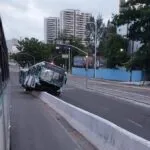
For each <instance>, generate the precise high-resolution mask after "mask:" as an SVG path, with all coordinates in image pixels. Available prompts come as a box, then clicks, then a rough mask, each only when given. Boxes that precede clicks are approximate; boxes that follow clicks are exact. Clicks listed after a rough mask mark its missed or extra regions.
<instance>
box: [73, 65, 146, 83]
mask: <svg viewBox="0 0 150 150" xmlns="http://www.w3.org/2000/svg"><path fill="white" fill-rule="evenodd" d="M72 74H73V75H77V76H87V75H88V77H90V78H93V77H94V69H88V71H86V70H85V68H75V67H73V68H72ZM130 75H132V81H133V82H135V81H141V80H142V78H143V74H142V71H140V70H139V71H136V70H135V71H132V74H130V72H128V71H126V70H119V69H108V68H102V69H97V70H96V78H101V79H105V80H116V81H124V82H126V81H129V80H130Z"/></svg>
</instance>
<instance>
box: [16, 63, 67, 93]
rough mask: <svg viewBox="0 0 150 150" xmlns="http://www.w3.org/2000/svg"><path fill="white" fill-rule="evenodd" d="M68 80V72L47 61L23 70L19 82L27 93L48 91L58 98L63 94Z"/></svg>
mask: <svg viewBox="0 0 150 150" xmlns="http://www.w3.org/2000/svg"><path fill="white" fill-rule="evenodd" d="M66 80H67V78H66V72H65V70H64V69H63V68H61V67H59V66H56V65H54V64H51V63H49V62H45V61H44V62H40V63H37V64H35V65H33V66H31V67H30V68H29V69H21V70H20V75H19V82H20V84H21V85H22V86H23V87H24V88H25V89H26V91H32V90H39V91H46V92H49V93H51V94H54V95H56V96H59V95H60V94H61V92H62V87H63V85H64V84H65V83H66Z"/></svg>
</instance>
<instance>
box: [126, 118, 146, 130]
mask: <svg viewBox="0 0 150 150" xmlns="http://www.w3.org/2000/svg"><path fill="white" fill-rule="evenodd" d="M127 120H128V122H130V123H132V124H134V125H136V126H138V127H140V128H143V126H142V125H141V124H139V123H137V122H135V121H133V120H131V119H127Z"/></svg>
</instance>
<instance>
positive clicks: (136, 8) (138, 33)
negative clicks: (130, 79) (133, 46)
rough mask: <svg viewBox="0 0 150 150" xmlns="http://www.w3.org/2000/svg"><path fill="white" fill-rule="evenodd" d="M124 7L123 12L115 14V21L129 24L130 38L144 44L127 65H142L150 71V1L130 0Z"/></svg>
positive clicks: (118, 23)
mask: <svg viewBox="0 0 150 150" xmlns="http://www.w3.org/2000/svg"><path fill="white" fill-rule="evenodd" d="M123 7H124V9H123V10H122V12H121V13H120V14H119V15H115V16H114V23H116V25H125V24H128V25H129V27H128V28H129V32H128V38H129V39H130V40H134V41H140V42H141V43H142V44H143V45H142V47H141V48H140V49H139V50H138V51H137V52H136V53H135V54H134V57H132V60H130V61H129V62H128V63H129V64H128V65H127V66H128V67H129V66H130V68H133V67H134V68H135V67H140V68H142V69H145V70H147V71H148V69H149V68H150V63H149V62H150V57H149V54H150V1H149V0H128V2H126V3H125V4H124V5H123ZM141 63H143V64H142V65H141ZM132 65H135V66H132Z"/></svg>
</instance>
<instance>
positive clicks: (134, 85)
mask: <svg viewBox="0 0 150 150" xmlns="http://www.w3.org/2000/svg"><path fill="white" fill-rule="evenodd" d="M68 77H74V78H77V79H86V77H82V76H76V75H72V74H68ZM88 81H93V82H94V81H96V82H97V81H98V82H100V83H103V84H110V85H114V86H121V87H122V86H123V87H132V88H137V89H147V90H150V81H145V82H144V84H143V81H140V82H122V81H112V80H104V79H94V78H88Z"/></svg>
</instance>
